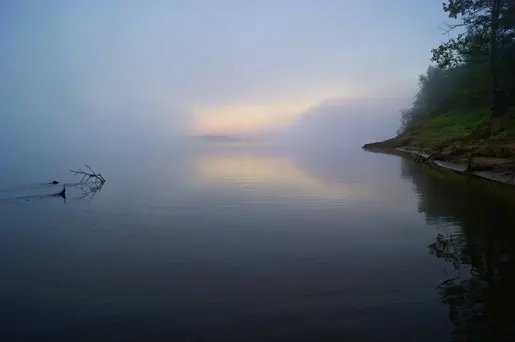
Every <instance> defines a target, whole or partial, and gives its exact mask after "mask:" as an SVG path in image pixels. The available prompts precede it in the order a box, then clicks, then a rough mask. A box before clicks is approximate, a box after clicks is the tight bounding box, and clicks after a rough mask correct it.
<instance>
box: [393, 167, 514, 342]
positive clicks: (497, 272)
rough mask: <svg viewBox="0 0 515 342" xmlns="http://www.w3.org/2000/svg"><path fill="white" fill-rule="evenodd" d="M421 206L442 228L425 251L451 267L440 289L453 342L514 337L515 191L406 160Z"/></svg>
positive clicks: (500, 339) (512, 338) (427, 215)
mask: <svg viewBox="0 0 515 342" xmlns="http://www.w3.org/2000/svg"><path fill="white" fill-rule="evenodd" d="M403 176H405V177H409V178H411V179H412V180H413V183H414V184H415V187H416V190H417V193H418V194H419V198H420V199H419V210H420V211H421V212H423V213H424V214H425V215H426V218H427V220H428V222H429V223H432V224H438V225H444V224H445V223H451V224H454V225H455V226H453V227H454V229H447V230H446V229H440V230H439V231H438V233H437V234H436V236H435V239H434V242H432V243H431V244H429V246H428V248H429V253H430V254H431V255H433V256H435V257H437V258H440V259H443V260H445V261H446V262H447V263H448V264H449V265H451V267H452V270H451V271H449V276H448V277H447V278H446V279H445V280H443V281H442V282H441V283H440V284H439V286H438V288H437V291H438V294H439V296H440V297H441V300H442V302H443V303H444V304H445V305H447V306H448V309H449V318H450V319H451V320H452V322H453V323H454V326H455V329H454V331H453V339H454V340H455V341H514V340H515V193H514V191H513V189H511V188H507V187H506V186H503V185H501V184H497V183H491V182H487V181H484V180H479V179H476V178H467V177H463V176H461V175H456V174H453V173H452V172H447V171H443V170H439V169H432V168H428V167H426V166H420V165H416V164H413V163H411V162H409V161H404V164H403Z"/></svg>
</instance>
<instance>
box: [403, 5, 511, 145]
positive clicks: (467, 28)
mask: <svg viewBox="0 0 515 342" xmlns="http://www.w3.org/2000/svg"><path fill="white" fill-rule="evenodd" d="M493 3H495V2H493V1H486V0H448V1H446V2H445V3H444V4H443V10H444V11H445V12H446V13H447V15H448V17H449V18H450V19H451V20H453V24H451V25H449V31H452V30H453V29H460V32H459V33H458V34H457V35H456V36H455V37H453V38H450V39H449V40H448V41H447V42H444V43H443V44H441V45H440V46H438V47H437V48H435V49H433V50H432V52H433V57H432V61H433V62H435V63H436V64H435V65H432V66H430V67H429V68H428V69H427V71H426V73H425V74H424V75H420V76H419V90H418V92H417V94H416V96H415V98H414V100H413V104H412V106H411V108H407V109H403V110H401V127H400V128H399V131H398V134H399V135H402V134H406V133H409V132H411V131H414V130H418V129H420V128H421V126H423V125H425V124H426V123H428V122H433V124H436V123H441V124H444V126H442V127H441V128H442V130H441V132H440V133H441V134H442V135H444V136H447V135H459V134H462V133H466V131H467V130H468V129H469V128H470V127H472V126H477V125H476V124H477V123H484V122H486V121H487V120H488V107H489V106H490V105H491V103H492V82H493V77H492V69H491V66H490V65H489V63H486V62H488V61H489V51H490V45H491V44H490V43H491V42H492V41H495V42H496V44H497V45H496V46H497V51H498V58H497V59H495V60H494V62H495V63H496V64H495V65H496V68H497V70H498V72H497V73H496V74H498V76H499V77H498V83H499V84H500V85H501V87H503V88H504V89H505V90H506V91H507V94H508V96H507V102H508V103H507V105H508V106H510V105H511V106H513V105H515V96H514V95H515V1H511V0H509V1H508V0H504V1H501V2H500V7H499V17H498V21H499V22H498V30H497V39H496V40H492V39H491V38H492V37H491V34H490V33H491V32H492V31H491V28H492V25H491V24H492V6H493ZM495 13H496V11H494V14H495ZM493 17H495V15H494V16H493ZM477 108H481V111H482V113H483V114H481V119H477V118H476V113H475V111H477ZM454 112H459V113H468V114H464V115H465V119H464V120H463V121H461V122H454V123H453V122H447V121H446V116H449V113H454ZM467 115H468V117H467ZM451 116H452V117H453V120H455V119H456V117H454V116H453V115H451ZM435 118H438V120H436V121H434V120H433V119H435ZM474 118H476V119H477V120H476V119H474ZM514 120H515V116H514ZM458 121H459V120H458ZM461 124H466V125H468V126H467V127H461V128H460V127H458V126H459V125H461ZM455 126H456V127H455ZM514 127H515V126H514Z"/></svg>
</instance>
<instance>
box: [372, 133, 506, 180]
mask: <svg viewBox="0 0 515 342" xmlns="http://www.w3.org/2000/svg"><path fill="white" fill-rule="evenodd" d="M396 140H397V139H396V138H393V139H388V140H385V141H381V142H375V143H370V144H365V145H363V147H362V148H363V149H364V150H365V151H369V152H377V153H385V154H396V155H409V156H412V157H415V156H420V157H424V158H427V157H429V156H430V154H429V153H427V152H420V150H419V149H417V148H415V147H410V146H402V144H398V143H399V142H398V141H396ZM395 145H398V146H395ZM428 162H429V163H430V164H433V165H436V166H437V167H439V168H442V169H445V170H448V171H454V172H456V173H458V174H462V175H464V176H467V175H469V176H474V177H479V178H482V179H485V180H489V181H492V182H496V183H501V184H506V185H510V186H515V174H507V173H506V172H502V171H493V170H485V171H469V170H468V169H467V165H466V164H461V163H453V162H449V161H445V160H433V159H430V160H428Z"/></svg>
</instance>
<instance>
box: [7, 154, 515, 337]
mask: <svg viewBox="0 0 515 342" xmlns="http://www.w3.org/2000/svg"><path fill="white" fill-rule="evenodd" d="M72 159H73V158H72ZM70 160H71V159H66V158H65V159H60V160H57V159H56V161H55V163H54V162H53V163H45V164H44V167H43V169H38V170H37V172H36V170H35V169H31V168H27V167H21V166H20V167H19V169H17V168H16V167H15V166H10V168H9V169H8V172H6V174H5V175H4V176H3V178H2V183H1V184H2V189H1V191H0V198H1V199H2V200H1V201H0V229H1V236H2V238H1V239H0V256H1V260H2V263H1V266H0V271H1V279H2V280H1V283H0V303H1V308H0V315H1V319H0V334H1V335H0V337H1V338H2V341H11V340H13V341H42V340H51V341H140V340H148V341H342V340H349V341H351V340H355V341H384V340H387V341H390V340H391V341H486V340H489V341H511V340H513V336H514V335H513V332H514V323H513V322H515V313H514V310H515V309H514V307H515V305H514V304H515V298H514V294H515V277H514V276H515V273H514V272H515V264H514V260H515V259H514V258H515V233H514V231H515V230H514V228H513V227H515V217H514V216H515V202H514V201H513V199H514V193H513V191H512V189H510V188H507V187H506V186H502V185H498V184H495V183H489V182H486V181H482V180H478V179H474V178H467V177H464V176H459V175H455V174H453V173H452V172H445V171H441V170H437V169H432V168H430V167H427V166H425V165H415V164H413V163H411V162H410V161H408V160H405V159H403V158H402V157H400V156H395V155H385V154H377V153H367V152H363V151H361V150H360V149H351V148H349V149H342V148H339V147H311V148H305V149H302V151H300V150H299V149H291V148H286V147H284V146H266V145H265V146H252V145H245V144H227V145H224V144H221V145H208V146H198V147H196V148H191V149H189V150H188V151H187V152H185V151H173V152H170V153H167V154H163V153H160V154H155V155H145V156H139V157H138V158H134V157H133V156H132V157H131V156H130V155H120V156H118V157H117V158H106V159H104V160H101V159H99V160H96V163H95V167H98V168H101V171H102V173H103V174H104V175H105V177H106V178H107V180H108V181H107V182H106V183H105V184H104V186H103V187H101V188H95V187H94V185H91V187H90V188H84V187H78V186H74V185H73V184H72V183H73V182H76V181H77V180H78V179H76V178H74V177H73V175H72V174H68V172H67V170H68V169H69V168H74V167H76V165H70V164H69V162H70ZM31 170H33V171H31ZM52 172H53V173H52ZM53 178H58V179H59V180H63V181H65V182H68V183H69V184H72V185H71V186H70V187H69V188H68V191H67V193H68V196H67V199H66V201H64V199H62V198H59V197H49V196H47V195H49V194H52V193H54V192H56V191H59V190H60V185H57V186H50V185H47V184H43V183H45V182H47V181H50V180H52V179H53Z"/></svg>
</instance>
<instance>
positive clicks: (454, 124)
mask: <svg viewBox="0 0 515 342" xmlns="http://www.w3.org/2000/svg"><path fill="white" fill-rule="evenodd" d="M489 120H490V110H489V109H488V108H478V109H475V110H472V111H468V112H449V113H446V114H443V115H440V116H437V117H433V118H430V119H428V120H427V121H425V122H424V123H422V124H421V125H420V126H418V127H417V128H416V129H413V130H411V131H409V132H406V133H404V134H401V135H399V136H397V137H395V138H393V139H390V140H387V141H385V142H380V143H379V144H378V147H400V146H413V147H420V148H431V147H434V146H438V145H441V144H445V143H451V142H455V141H464V140H467V139H469V138H470V137H471V135H473V134H474V132H477V130H478V129H480V128H481V127H485V126H486V125H487V124H488V122H489ZM504 128H505V129H504V132H502V133H500V134H499V135H497V136H494V137H490V138H489V139H488V140H489V141H491V142H492V143H494V142H496V143H497V142H502V141H505V140H512V139H515V107H512V108H510V110H509V112H508V114H507V116H506V117H505V120H504ZM390 145H391V146H390ZM365 147H367V145H365Z"/></svg>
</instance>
